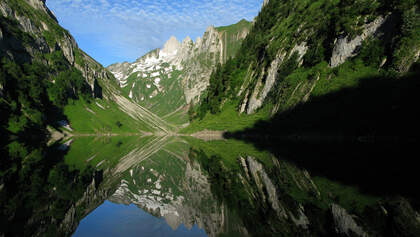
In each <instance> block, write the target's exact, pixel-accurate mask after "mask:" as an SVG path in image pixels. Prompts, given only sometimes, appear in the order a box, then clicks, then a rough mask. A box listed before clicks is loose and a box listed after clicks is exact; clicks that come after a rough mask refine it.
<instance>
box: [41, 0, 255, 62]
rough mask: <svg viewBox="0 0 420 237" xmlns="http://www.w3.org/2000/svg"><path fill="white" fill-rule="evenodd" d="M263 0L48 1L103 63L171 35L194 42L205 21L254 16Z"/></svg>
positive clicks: (225, 22) (134, 56)
mask: <svg viewBox="0 0 420 237" xmlns="http://www.w3.org/2000/svg"><path fill="white" fill-rule="evenodd" d="M262 3H263V0H230V1H228V0H47V6H48V7H49V8H50V9H51V10H52V11H53V12H54V13H55V15H56V16H57V18H58V20H59V22H60V24H61V26H63V27H64V28H66V29H67V30H69V31H70V33H71V34H72V35H73V36H74V37H75V38H76V41H77V43H78V44H79V46H80V48H82V49H83V50H84V51H86V52H87V53H88V54H89V55H90V56H92V57H93V58H95V59H96V60H97V61H99V62H100V63H102V64H103V65H104V66H108V65H109V64H112V63H115V62H123V61H129V62H132V61H134V60H135V59H137V58H138V57H140V56H142V55H144V54H145V53H147V52H148V51H150V50H151V49H155V48H160V47H162V46H163V44H164V43H165V42H166V41H167V40H168V39H169V37H170V36H171V35H174V36H176V37H177V39H178V40H180V41H181V40H182V39H184V38H185V37H186V36H190V37H191V38H192V39H193V40H194V41H195V39H196V38H197V37H198V36H202V34H203V33H204V31H205V29H206V28H207V26H209V25H215V26H222V25H230V24H233V23H236V22H238V21H240V20H241V19H244V18H245V19H247V20H252V19H253V18H254V17H255V16H256V15H257V14H258V12H259V11H260V8H261V6H262Z"/></svg>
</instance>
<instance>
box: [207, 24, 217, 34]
mask: <svg viewBox="0 0 420 237" xmlns="http://www.w3.org/2000/svg"><path fill="white" fill-rule="evenodd" d="M213 32H216V28H214V26H213V25H211V26H209V27H207V29H206V33H213Z"/></svg>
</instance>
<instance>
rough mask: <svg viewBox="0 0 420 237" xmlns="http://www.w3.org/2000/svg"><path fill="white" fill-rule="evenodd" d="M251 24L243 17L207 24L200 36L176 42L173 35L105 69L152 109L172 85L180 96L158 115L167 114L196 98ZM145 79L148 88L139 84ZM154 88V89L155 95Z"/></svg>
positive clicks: (165, 99)
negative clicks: (234, 21)
mask: <svg viewBox="0 0 420 237" xmlns="http://www.w3.org/2000/svg"><path fill="white" fill-rule="evenodd" d="M250 27H251V23H250V22H247V21H245V20H242V21H240V22H239V23H237V24H235V25H232V26H227V27H217V28H215V27H213V26H209V27H208V28H207V29H206V31H205V33H204V35H203V37H202V38H198V39H197V40H196V41H195V42H193V41H192V40H191V38H190V37H186V38H185V39H184V40H183V41H182V42H179V41H178V40H177V39H176V38H175V37H173V36H172V37H171V38H170V39H169V40H168V41H167V42H166V43H165V45H164V47H163V49H155V50H153V51H151V52H149V53H147V54H146V55H144V56H142V57H140V58H139V59H138V60H136V62H133V63H117V64H113V65H111V66H109V67H108V69H109V70H110V71H111V72H112V73H113V74H114V76H115V77H116V78H117V79H118V80H119V81H120V85H121V87H122V88H125V87H130V86H131V87H132V89H131V90H129V91H128V92H129V93H128V94H131V95H132V98H133V99H134V100H136V101H137V102H138V103H140V104H141V105H143V106H146V107H147V108H150V109H151V110H152V111H154V112H155V110H154V109H155V107H156V106H157V105H156V104H157V101H165V102H168V101H169V99H168V97H171V95H172V94H171V91H173V90H174V89H173V87H174V86H175V87H177V88H179V89H180V90H182V94H181V95H177V96H173V97H176V98H175V99H177V100H180V102H179V103H176V105H174V106H171V108H170V109H166V110H165V112H163V113H162V114H161V115H165V114H169V113H170V112H173V111H174V110H176V109H178V108H179V107H180V106H184V105H186V104H189V103H197V102H198V101H199V99H200V96H201V93H202V92H203V91H204V90H205V89H206V88H207V86H208V84H209V78H210V74H211V72H212V71H213V69H214V67H215V66H216V65H217V64H218V63H224V62H225V61H226V60H227V59H228V58H229V57H232V56H234V54H235V53H236V51H237V50H238V49H239V45H240V42H241V41H242V40H243V39H244V38H245V37H246V35H247V34H248V32H249V29H250ZM134 74H136V75H137V79H136V80H134V79H132V78H131V77H134V76H133V75H134ZM166 80H176V81H177V85H173V84H171V85H168V84H169V83H166ZM147 81H150V82H149V83H145V85H144V86H146V87H147V88H144V86H143V87H140V85H141V84H142V83H144V82H147ZM148 85H149V86H148ZM171 88H172V89H171ZM153 91H156V94H155V95H153V93H152V92H153ZM165 92H167V94H166V95H164V94H165ZM150 95H152V97H150ZM161 97H162V98H161ZM173 97H172V100H173V99H174V98H173ZM180 97H182V98H180ZM156 110H157V111H159V109H156Z"/></svg>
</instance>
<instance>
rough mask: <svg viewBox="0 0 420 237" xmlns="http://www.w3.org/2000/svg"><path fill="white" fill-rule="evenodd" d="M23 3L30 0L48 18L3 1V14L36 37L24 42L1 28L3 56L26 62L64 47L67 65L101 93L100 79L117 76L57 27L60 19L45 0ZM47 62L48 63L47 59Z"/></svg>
mask: <svg viewBox="0 0 420 237" xmlns="http://www.w3.org/2000/svg"><path fill="white" fill-rule="evenodd" d="M19 4H29V6H31V7H33V8H34V9H35V10H38V11H41V12H42V13H43V14H45V18H42V19H38V18H34V17H32V15H28V14H29V13H27V12H25V11H23V10H22V9H12V8H11V7H10V6H9V3H8V1H1V2H0V16H2V17H4V18H5V19H9V20H11V22H10V23H9V24H14V23H13V21H15V22H17V23H18V24H19V25H15V26H12V27H17V28H18V29H19V30H21V31H22V32H24V33H26V34H28V36H30V37H32V39H33V40H31V41H30V42H27V43H23V44H22V43H20V42H21V40H18V39H16V38H14V35H13V34H7V35H5V34H3V30H0V31H1V32H2V33H1V35H0V36H1V37H0V40H1V41H0V57H3V56H6V57H9V58H10V59H12V60H15V61H17V62H20V63H25V62H31V61H32V60H35V59H36V60H39V59H40V58H39V56H38V55H39V54H49V53H54V52H57V51H60V52H62V54H63V55H64V57H65V59H66V60H67V63H68V65H67V67H69V68H70V67H76V68H77V69H79V70H80V71H81V72H82V73H83V76H84V77H85V79H86V82H87V83H88V84H89V85H90V86H91V89H92V92H93V93H94V95H96V96H99V95H98V93H96V94H95V91H96V92H98V91H100V90H99V88H98V87H99V84H98V83H97V81H98V80H100V81H103V82H105V83H107V82H109V81H110V80H114V79H113V76H112V74H110V73H109V72H107V70H106V69H104V68H103V67H102V65H101V64H99V63H98V62H96V61H95V60H94V59H92V58H91V57H89V56H88V55H87V54H86V53H84V52H83V51H82V50H80V49H79V47H78V45H77V43H76V41H75V40H74V38H73V37H72V36H71V35H70V34H69V33H68V32H67V31H66V30H64V29H62V28H61V27H57V25H58V22H57V19H56V18H55V16H54V14H53V13H52V12H51V11H50V10H49V9H48V8H47V7H46V5H45V0H25V1H22V2H20V3H19ZM22 6H23V5H22ZM53 29H54V30H53ZM51 34H54V36H52V37H53V41H52V42H55V43H54V44H51V43H52V42H47V39H46V35H51ZM50 37H51V36H50ZM51 40H52V39H50V41H51ZM76 57H79V58H78V60H76ZM45 63H46V64H48V62H47V61H45ZM100 96H101V95H100Z"/></svg>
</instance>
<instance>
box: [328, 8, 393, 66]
mask: <svg viewBox="0 0 420 237" xmlns="http://www.w3.org/2000/svg"><path fill="white" fill-rule="evenodd" d="M388 17H389V15H388V16H385V17H383V16H379V17H378V18H376V19H375V20H374V21H373V22H371V23H369V24H367V25H365V26H363V28H364V30H363V33H362V34H361V35H357V36H356V37H354V38H353V39H350V37H349V36H345V37H343V38H339V39H337V41H336V43H335V45H334V49H333V54H332V56H331V60H330V66H331V67H337V66H339V65H341V64H343V63H344V62H345V61H346V60H347V59H348V58H350V57H353V56H356V55H357V51H356V49H357V47H360V46H361V45H362V42H363V41H364V40H365V39H366V38H368V37H370V36H373V35H378V34H381V33H382V34H383V32H380V31H379V29H380V27H381V26H382V25H383V24H384V23H385V21H386V20H387V19H388Z"/></svg>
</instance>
